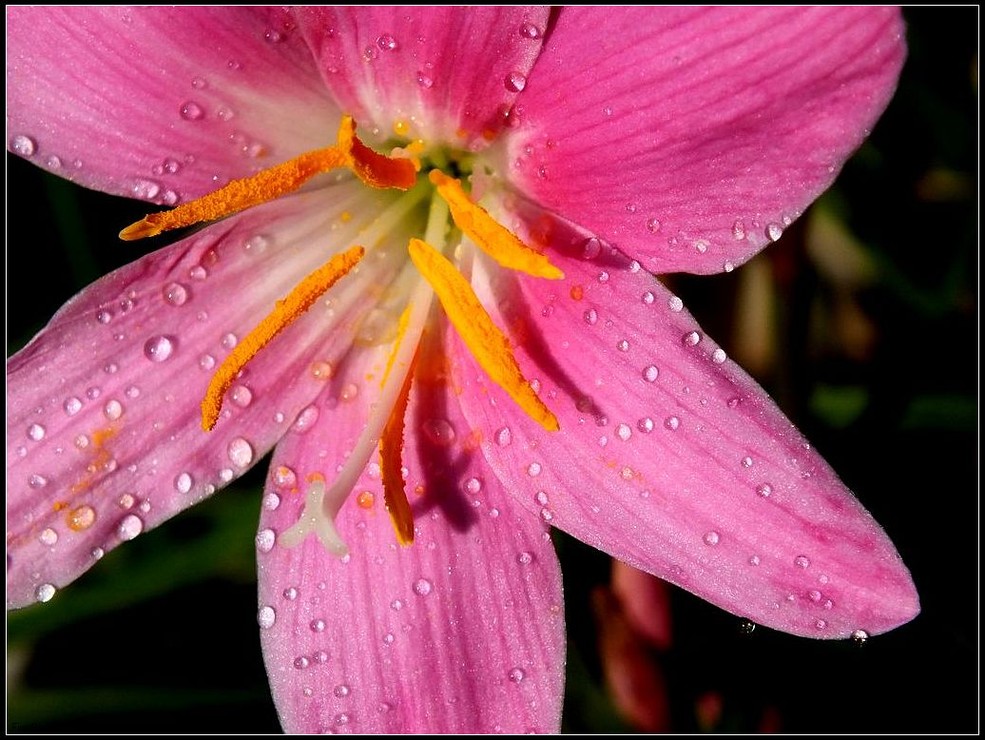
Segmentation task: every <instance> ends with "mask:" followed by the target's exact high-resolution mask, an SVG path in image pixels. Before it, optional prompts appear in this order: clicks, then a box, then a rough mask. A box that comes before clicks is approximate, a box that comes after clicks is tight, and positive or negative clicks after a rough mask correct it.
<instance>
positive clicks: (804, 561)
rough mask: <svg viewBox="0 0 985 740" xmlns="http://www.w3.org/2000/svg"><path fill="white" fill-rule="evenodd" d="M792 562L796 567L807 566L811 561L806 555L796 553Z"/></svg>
mask: <svg viewBox="0 0 985 740" xmlns="http://www.w3.org/2000/svg"><path fill="white" fill-rule="evenodd" d="M793 564H794V565H796V566H797V567H798V568H809V567H810V565H811V561H810V559H809V558H808V557H807V556H806V555H798V556H797V557H795V558H794V559H793Z"/></svg>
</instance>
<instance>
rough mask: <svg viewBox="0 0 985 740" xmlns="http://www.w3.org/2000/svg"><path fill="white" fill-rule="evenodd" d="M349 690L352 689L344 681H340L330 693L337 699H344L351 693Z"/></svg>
mask: <svg viewBox="0 0 985 740" xmlns="http://www.w3.org/2000/svg"><path fill="white" fill-rule="evenodd" d="M351 691H352V690H351V689H350V688H349V687H348V686H346V685H345V684H344V683H340V684H339V685H338V686H336V687H335V689H334V690H333V691H332V693H333V694H335V695H336V696H337V697H338V698H339V699H344V698H345V697H347V696H348V695H349V694H350V693H351Z"/></svg>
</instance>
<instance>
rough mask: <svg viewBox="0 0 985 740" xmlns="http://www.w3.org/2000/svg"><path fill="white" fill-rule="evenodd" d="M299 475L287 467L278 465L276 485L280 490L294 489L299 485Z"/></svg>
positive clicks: (275, 472) (275, 474) (275, 473)
mask: <svg viewBox="0 0 985 740" xmlns="http://www.w3.org/2000/svg"><path fill="white" fill-rule="evenodd" d="M297 482H298V477H297V474H296V473H295V472H294V471H293V470H292V469H291V468H289V467H287V466H286V465H278V466H277V467H276V468H275V469H274V485H275V486H278V487H279V488H292V487H293V486H295V485H297Z"/></svg>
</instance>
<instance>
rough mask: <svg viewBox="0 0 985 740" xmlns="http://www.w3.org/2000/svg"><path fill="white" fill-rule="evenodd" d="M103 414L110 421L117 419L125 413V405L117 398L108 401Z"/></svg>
mask: <svg viewBox="0 0 985 740" xmlns="http://www.w3.org/2000/svg"><path fill="white" fill-rule="evenodd" d="M103 415H104V416H105V417H106V418H107V419H109V420H110V421H116V420H117V419H119V418H120V417H121V416H122V415H123V405H122V404H121V403H120V402H119V401H117V400H116V399H112V400H110V401H107V402H106V405H105V406H104V407H103Z"/></svg>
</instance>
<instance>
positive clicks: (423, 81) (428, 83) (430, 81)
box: [417, 70, 434, 90]
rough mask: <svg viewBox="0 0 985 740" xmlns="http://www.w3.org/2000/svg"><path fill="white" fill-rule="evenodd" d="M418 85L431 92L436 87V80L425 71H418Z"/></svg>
mask: <svg viewBox="0 0 985 740" xmlns="http://www.w3.org/2000/svg"><path fill="white" fill-rule="evenodd" d="M417 84H418V85H420V86H421V87H422V88H424V89H425V90H430V89H431V87H433V86H434V78H432V77H430V76H428V74H427V73H426V72H424V71H423V70H418V71H417Z"/></svg>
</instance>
